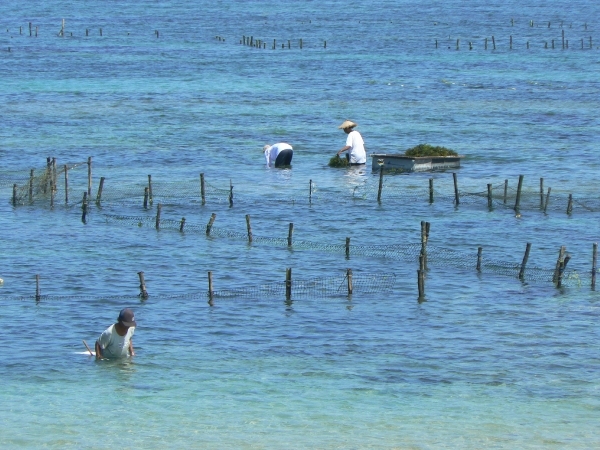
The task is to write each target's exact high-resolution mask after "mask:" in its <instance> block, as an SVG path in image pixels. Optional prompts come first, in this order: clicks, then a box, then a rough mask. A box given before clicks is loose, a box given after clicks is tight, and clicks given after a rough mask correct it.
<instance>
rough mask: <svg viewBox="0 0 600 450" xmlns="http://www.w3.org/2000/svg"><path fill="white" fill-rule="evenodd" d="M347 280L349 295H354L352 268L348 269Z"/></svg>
mask: <svg viewBox="0 0 600 450" xmlns="http://www.w3.org/2000/svg"><path fill="white" fill-rule="evenodd" d="M346 280H347V281H348V295H352V269H347V270H346Z"/></svg>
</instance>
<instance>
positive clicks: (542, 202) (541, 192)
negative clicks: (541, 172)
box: [540, 178, 544, 208]
mask: <svg viewBox="0 0 600 450" xmlns="http://www.w3.org/2000/svg"><path fill="white" fill-rule="evenodd" d="M543 207H544V179H543V178H540V208H543Z"/></svg>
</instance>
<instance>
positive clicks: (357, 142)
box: [346, 130, 367, 164]
mask: <svg viewBox="0 0 600 450" xmlns="http://www.w3.org/2000/svg"><path fill="white" fill-rule="evenodd" d="M346 145H347V146H348V147H350V148H349V149H348V153H349V154H350V164H365V163H366V162H367V154H366V152H365V142H364V141H363V138H362V136H361V135H360V133H359V132H358V131H356V130H352V131H351V132H350V133H348V137H347V138H346Z"/></svg>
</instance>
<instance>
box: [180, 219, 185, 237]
mask: <svg viewBox="0 0 600 450" xmlns="http://www.w3.org/2000/svg"><path fill="white" fill-rule="evenodd" d="M184 226H185V217H182V218H181V223H180V224H179V231H180V232H181V233H183V227H184Z"/></svg>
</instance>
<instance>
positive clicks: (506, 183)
mask: <svg viewBox="0 0 600 450" xmlns="http://www.w3.org/2000/svg"><path fill="white" fill-rule="evenodd" d="M507 194H508V180H504V204H505V205H506V195H507Z"/></svg>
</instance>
